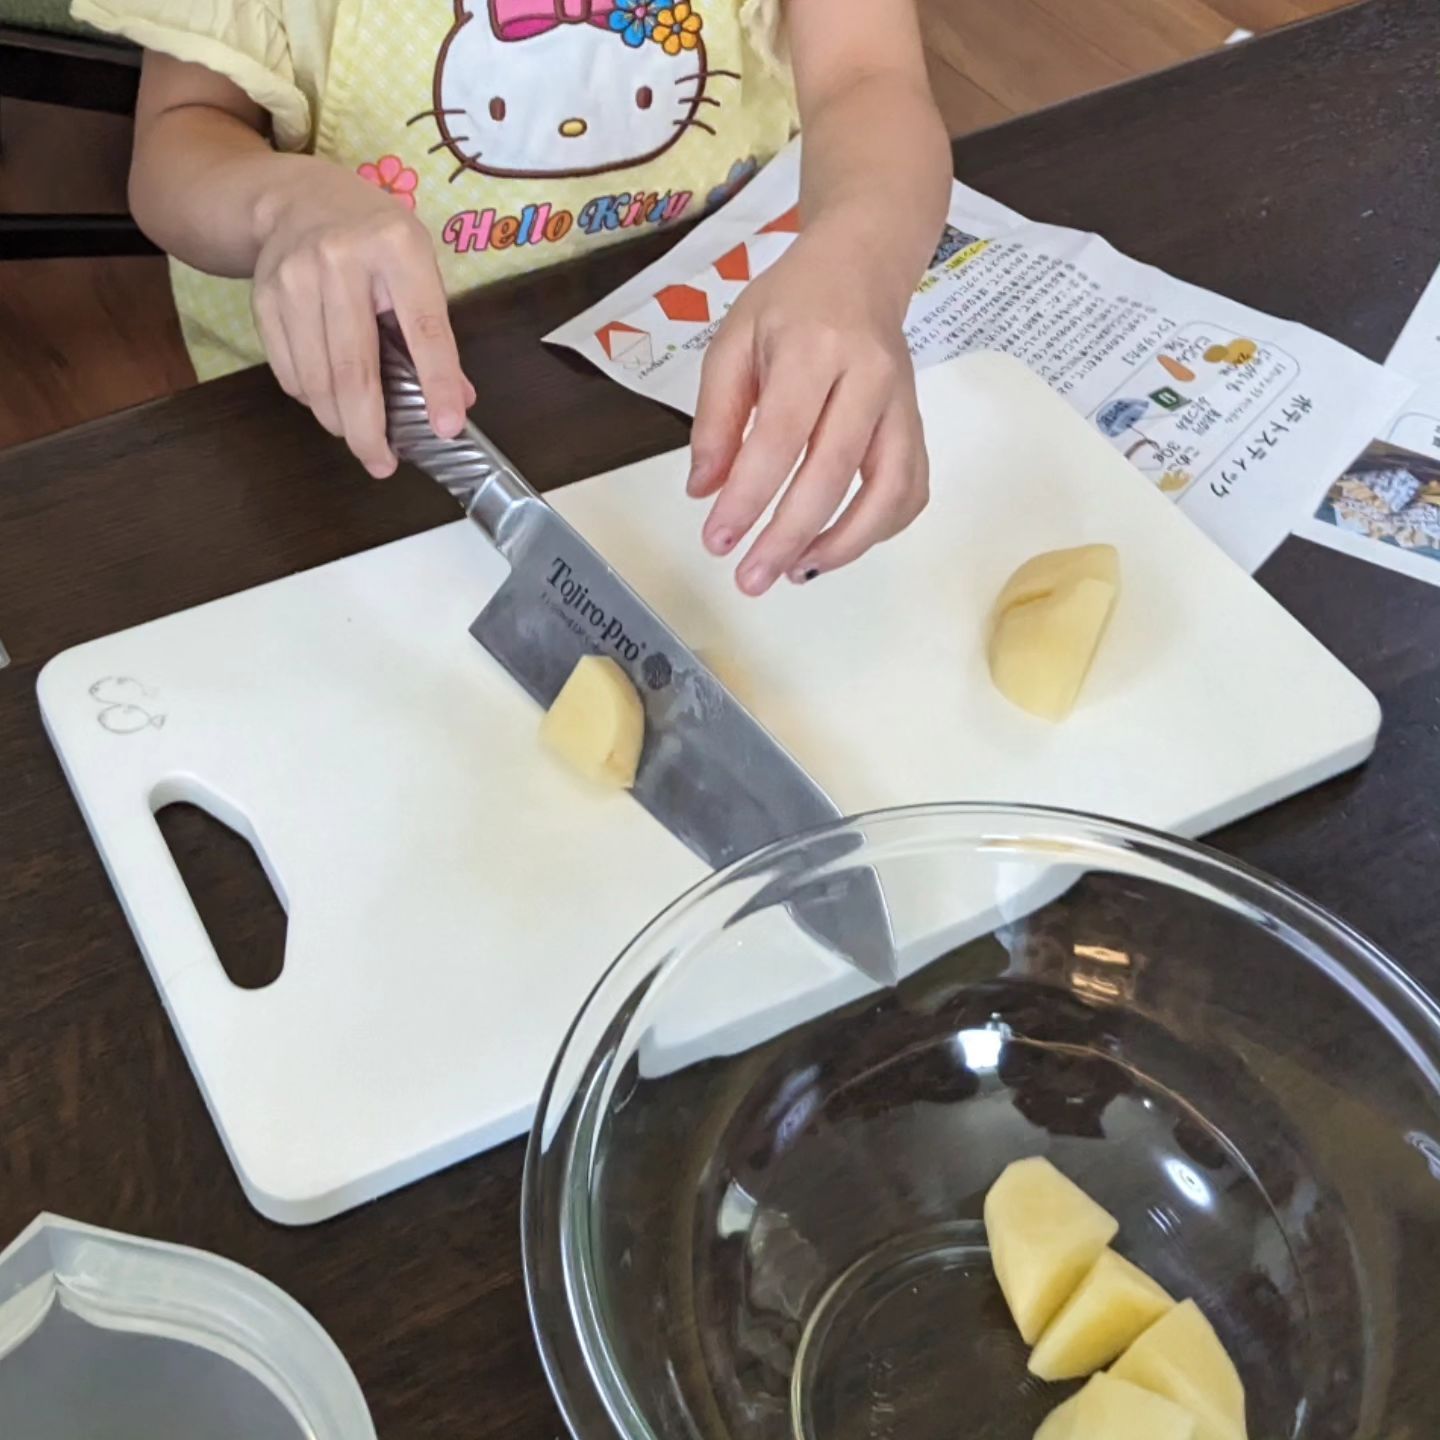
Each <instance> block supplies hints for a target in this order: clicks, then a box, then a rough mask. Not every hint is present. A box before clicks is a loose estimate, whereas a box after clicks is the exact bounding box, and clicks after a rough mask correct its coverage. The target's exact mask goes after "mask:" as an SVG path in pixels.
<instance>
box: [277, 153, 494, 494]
mask: <svg viewBox="0 0 1440 1440" xmlns="http://www.w3.org/2000/svg"><path fill="white" fill-rule="evenodd" d="M276 172H277V177H278V179H277V184H276V185H275V186H274V188H273V189H271V190H270V191H269V192H268V193H267V194H266V196H265V197H264V198H263V199H262V201H261V202H260V203H259V205H258V206H257V214H258V218H259V222H260V229H259V233H260V237H261V240H260V250H259V254H258V255H257V257H256V261H255V284H254V291H253V301H252V303H253V306H254V312H255V323H256V327H257V328H258V330H259V332H260V339H261V341H262V342H263V343H264V346H265V353H266V355H267V356H268V357H269V360H270V367H271V369H272V370H274V372H275V377H276V379H277V380H279V382H280V385H281V387H282V388H283V389H284V390H285V392H286V393H287V394H289V395H293V396H294V397H295V399H297V400H300V401H302V402H303V403H304V404H306V405H308V406H309V407H310V409H311V410H313V411H314V412H315V418H316V419H317V420H319V421H320V423H321V424H322V425H323V426H324V427H325V428H326V429H327V430H328V431H330V433H331V434H332V435H338V436H342V437H343V438H344V440H345V442H346V444H347V445H349V447H350V449H351V450H352V451H353V452H354V453H355V455H356V457H357V458H358V459H359V460H360V462H361V463H362V464H363V465H364V466H365V468H366V469H367V470H369V472H370V473H371V474H372V475H375V476H386V475H390V474H392V473H393V472H394V470H395V463H396V462H395V456H394V455H393V454H392V453H391V450H390V446H389V444H388V443H387V441H386V438H385V404H384V400H383V398H382V396H381V392H380V338H379V331H378V328H377V323H376V317H377V316H379V315H382V314H384V313H385V311H387V310H393V311H394V312H395V318H396V319H397V320H398V321H399V323H400V328H401V330H402V331H403V333H404V335H405V340H406V343H407V344H408V346H409V348H410V354H411V356H412V357H413V359H414V361H415V369H416V371H417V373H418V374H419V377H420V385H421V388H422V389H423V390H424V392H425V403H426V405H427V407H428V408H429V412H430V425H431V428H432V429H433V430H434V431H435V433H436V434H437V435H441V436H444V437H446V438H448V437H450V436H453V435H455V434H456V433H458V431H459V430H460V427H461V426H462V425H463V424H464V422H465V411H466V410H467V409H468V408H469V407H470V406H471V405H473V404H474V403H475V390H474V387H473V386H472V385H471V384H470V382H469V381H468V380H467V379H466V378H465V375H464V373H463V371H462V370H461V368H460V356H459V353H458V351H457V350H456V348H455V336H454V334H453V333H452V331H451V329H450V317H449V314H448V311H447V309H446V305H445V288H444V286H443V284H442V283H441V280H440V271H439V268H438V267H437V265H436V262H435V251H434V248H433V246H432V244H431V241H430V237H429V235H428V234H427V233H426V231H425V229H424V228H423V227H422V226H421V224H420V223H419V221H417V220H416V219H415V218H414V216H413V215H411V214H410V213H409V212H408V211H407V210H405V209H404V208H403V206H402V205H401V204H400V203H399V202H398V201H397V200H396V199H395V198H394V196H392V195H390V194H388V193H387V192H386V191H384V190H382V189H380V188H378V187H377V186H374V185H371V184H368V183H367V182H366V181H364V180H362V179H361V178H360V177H359V176H357V175H352V174H350V173H349V172H348V171H346V170H341V169H338V168H337V167H336V166H334V165H333V164H331V163H330V162H329V161H325V160H317V159H313V158H311V157H309V156H294V157H283V163H282V165H280V166H277V167H276Z"/></svg>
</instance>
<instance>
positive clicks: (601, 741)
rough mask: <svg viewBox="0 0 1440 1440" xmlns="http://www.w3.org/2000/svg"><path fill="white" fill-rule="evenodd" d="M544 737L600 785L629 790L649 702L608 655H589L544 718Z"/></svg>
mask: <svg viewBox="0 0 1440 1440" xmlns="http://www.w3.org/2000/svg"><path fill="white" fill-rule="evenodd" d="M540 739H541V742H542V743H543V744H544V745H546V746H548V747H549V749H551V750H552V751H554V753H555V754H556V755H558V756H559V757H560V758H561V759H562V760H563V761H565V763H566V764H567V765H569V766H570V767H571V768H572V769H574V770H578V771H579V772H580V774H581V775H583V776H585V777H586V778H587V779H589V780H594V781H596V782H597V783H598V784H601V785H606V786H609V787H610V788H612V789H615V790H628V789H629V788H630V787H631V786H632V785H633V784H634V783H635V771H636V769H637V768H638V766H639V764H640V749H641V746H642V745H644V743H645V707H644V705H643V704H642V703H641V701H640V696H639V694H638V693H637V692H636V690H635V687H634V686H633V685H632V684H631V683H630V677H629V676H628V675H626V673H625V672H624V671H623V670H622V669H621V668H620V666H619V665H618V664H617V663H616V662H615V661H614V660H612V659H611V658H610V657H609V656H608V655H586V656H585V657H584V658H583V659H582V660H581V661H580V662H579V663H578V664H577V665H576V666H575V668H574V669H573V670H572V671H571V672H570V678H569V679H568V680H567V681H566V682H565V684H564V685H563V686H562V687H561V690H560V693H559V694H558V695H557V696H556V697H555V703H554V704H553V705H551V707H550V709H549V710H548V711H546V713H545V718H544V720H542V721H541V722H540Z"/></svg>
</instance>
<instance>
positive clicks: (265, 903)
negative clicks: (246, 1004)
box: [151, 781, 287, 990]
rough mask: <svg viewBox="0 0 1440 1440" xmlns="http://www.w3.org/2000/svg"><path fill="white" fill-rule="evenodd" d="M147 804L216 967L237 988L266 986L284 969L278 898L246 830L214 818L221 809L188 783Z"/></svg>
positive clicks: (160, 791) (168, 786) (166, 788)
mask: <svg viewBox="0 0 1440 1440" xmlns="http://www.w3.org/2000/svg"><path fill="white" fill-rule="evenodd" d="M151 803H152V806H153V807H154V811H155V823H156V825H158V826H159V828H160V834H161V835H162V836H163V837H164V840H165V844H166V847H167V848H168V849H169V851H170V855H171V858H172V859H173V860H174V861H175V868H176V869H177V870H178V871H179V872H180V878H181V879H182V880H183V881H184V883H185V888H186V889H187V890H188V891H189V892H190V900H191V903H192V904H193V905H194V906H195V912H196V914H197V915H199V917H200V923H201V924H202V925H204V927H205V932H206V934H208V935H209V937H210V943H211V945H212V946H213V947H214V950H215V956H216V958H217V959H218V960H219V962H220V968H221V969H222V970H224V972H225V974H226V976H227V977H228V978H229V980H230V982H231V984H233V985H235V986H237V987H238V988H239V989H241V990H263V989H264V988H265V987H266V986H267V985H273V984H274V983H275V982H276V981H277V980H278V979H279V978H280V975H281V972H282V971H283V970H284V968H285V932H286V925H287V917H286V913H285V911H286V906H285V895H284V892H283V890H282V889H281V887H280V885H279V882H278V877H277V876H276V875H275V873H274V868H273V867H272V866H271V865H270V863H269V861H268V860H267V859H266V856H265V853H264V850H263V848H262V847H261V845H260V844H259V841H258V839H257V838H256V837H255V835H254V833H253V831H252V830H251V828H250V826H249V825H248V824H247V823H245V822H244V821H243V819H241V820H240V824H243V825H244V829H243V831H242V830H241V828H240V825H237V824H230V823H227V822H226V821H225V820H222V819H220V818H219V816H218V815H217V814H215V811H216V810H220V809H224V808H226V807H225V806H224V805H223V804H222V803H221V802H219V801H218V800H216V798H215V797H213V796H210V795H208V794H207V793H206V792H205V791H204V790H203V789H202V788H200V787H198V786H196V785H193V784H191V783H190V782H188V781H185V782H176V781H167V782H165V783H164V784H163V785H160V786H157V787H156V790H155V792H154V794H153V795H152V797H151Z"/></svg>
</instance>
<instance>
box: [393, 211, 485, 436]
mask: <svg viewBox="0 0 1440 1440" xmlns="http://www.w3.org/2000/svg"><path fill="white" fill-rule="evenodd" d="M426 246H428V241H426V240H425V238H424V235H423V233H421V235H420V239H419V241H417V242H416V243H415V247H414V248H410V246H409V244H408V242H407V244H406V245H404V246H403V247H402V248H401V249H400V250H399V251H398V252H397V253H396V254H395V256H394V259H393V263H390V264H387V265H386V267H385V270H384V273H383V277H382V278H383V280H384V283H385V287H386V289H387V290H388V291H389V295H390V301H391V304H392V305H393V307H394V310H395V318H396V320H398V321H399V322H400V330H401V333H402V334H403V335H404V336H405V343H406V345H407V346H408V347H409V349H410V358H411V359H412V360H413V361H414V362H415V373H416V375H417V376H419V378H420V389H421V390H422V391H423V392H424V395H425V409H426V411H427V412H428V413H429V417H430V428H431V429H432V430H433V431H434V432H435V433H436V434H437V435H439V436H442V437H443V438H445V439H449V438H450V437H452V436H454V435H458V434H459V433H460V427H461V426H462V425H463V424H464V423H465V410H466V406H467V393H468V382H467V381H466V379H465V374H464V371H462V370H461V368H460V352H459V350H458V349H456V346H455V332H454V331H453V330H451V328H450V313H449V311H448V310H447V309H446V305H445V287H444V286H443V285H442V284H441V283H440V273H439V271H438V270H437V269H436V268H435V257H434V255H433V254H432V253H431V252H430V251H429V250H428V249H427V248H424V247H426Z"/></svg>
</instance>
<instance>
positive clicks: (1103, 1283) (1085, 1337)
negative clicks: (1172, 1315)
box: [1030, 1250, 1175, 1380]
mask: <svg viewBox="0 0 1440 1440" xmlns="http://www.w3.org/2000/svg"><path fill="white" fill-rule="evenodd" d="M1174 1303H1175V1302H1174V1300H1172V1299H1171V1298H1170V1296H1169V1295H1167V1294H1166V1293H1165V1291H1164V1290H1163V1289H1162V1288H1161V1287H1160V1286H1159V1285H1157V1284H1156V1283H1155V1281H1153V1280H1152V1279H1151V1278H1150V1277H1149V1276H1148V1275H1147V1274H1146V1273H1145V1272H1144V1271H1143V1270H1141V1269H1140V1268H1139V1266H1137V1265H1132V1264H1131V1263H1130V1261H1128V1260H1127V1259H1125V1257H1124V1256H1123V1255H1117V1254H1116V1253H1115V1252H1114V1251H1113V1250H1106V1251H1103V1252H1102V1253H1101V1256H1100V1258H1099V1259H1098V1260H1097V1261H1096V1262H1095V1264H1094V1265H1093V1266H1092V1267H1091V1269H1090V1273H1089V1274H1088V1275H1086V1277H1085V1278H1084V1279H1083V1280H1082V1281H1081V1282H1080V1285H1079V1288H1078V1289H1077V1290H1076V1291H1075V1293H1074V1294H1073V1295H1072V1296H1071V1297H1070V1298H1069V1299H1068V1300H1067V1301H1066V1302H1065V1303H1064V1304H1063V1305H1062V1306H1061V1307H1060V1310H1059V1312H1058V1313H1057V1314H1056V1316H1055V1318H1054V1319H1053V1320H1052V1321H1051V1322H1050V1323H1049V1324H1048V1325H1047V1326H1046V1327H1045V1333H1044V1334H1043V1335H1042V1336H1041V1337H1040V1341H1039V1343H1038V1344H1037V1345H1036V1346H1035V1349H1034V1350H1033V1351H1032V1352H1031V1355H1030V1373H1031V1374H1032V1375H1036V1376H1038V1377H1039V1378H1040V1379H1041V1380H1074V1379H1076V1378H1077V1377H1079V1376H1081V1375H1090V1374H1093V1373H1094V1372H1095V1371H1096V1370H1101V1369H1103V1368H1104V1367H1105V1366H1106V1365H1108V1364H1109V1363H1110V1362H1111V1361H1112V1360H1114V1359H1115V1357H1116V1356H1117V1355H1119V1354H1120V1353H1121V1352H1122V1351H1123V1350H1124V1349H1125V1348H1126V1346H1128V1345H1129V1344H1130V1343H1131V1341H1133V1340H1134V1339H1135V1338H1136V1337H1137V1336H1138V1335H1140V1334H1141V1332H1142V1331H1144V1330H1147V1329H1149V1327H1150V1326H1151V1325H1153V1324H1154V1323H1155V1322H1156V1321H1157V1320H1158V1319H1159V1318H1160V1317H1161V1316H1162V1315H1163V1314H1164V1313H1165V1312H1166V1311H1167V1310H1169V1309H1170V1307H1171V1306H1172V1305H1174Z"/></svg>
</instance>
